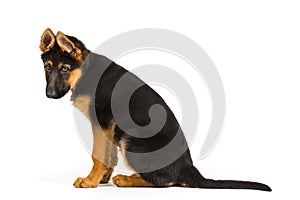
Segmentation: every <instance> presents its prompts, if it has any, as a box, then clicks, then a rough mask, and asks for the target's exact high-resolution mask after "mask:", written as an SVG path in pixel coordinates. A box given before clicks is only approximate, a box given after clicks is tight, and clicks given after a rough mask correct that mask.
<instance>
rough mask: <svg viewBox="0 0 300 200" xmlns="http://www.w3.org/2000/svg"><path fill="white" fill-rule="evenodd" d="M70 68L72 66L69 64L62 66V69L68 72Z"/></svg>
mask: <svg viewBox="0 0 300 200" xmlns="http://www.w3.org/2000/svg"><path fill="white" fill-rule="evenodd" d="M69 70H70V67H69V66H67V65H64V66H62V68H61V71H63V72H67V71H69Z"/></svg>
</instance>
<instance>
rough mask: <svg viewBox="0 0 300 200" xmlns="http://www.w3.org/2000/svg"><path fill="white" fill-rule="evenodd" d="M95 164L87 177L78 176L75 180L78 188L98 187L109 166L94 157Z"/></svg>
mask: <svg viewBox="0 0 300 200" xmlns="http://www.w3.org/2000/svg"><path fill="white" fill-rule="evenodd" d="M93 162H94V166H93V168H92V170H91V172H90V174H89V175H88V176H87V177H86V178H77V179H76V181H75V182H74V184H73V185H74V186H75V187H76V188H91V187H96V186H97V185H98V184H99V183H100V180H101V179H102V177H103V175H104V173H105V172H106V170H107V167H106V166H105V165H104V164H103V163H101V162H99V161H98V160H97V159H93Z"/></svg>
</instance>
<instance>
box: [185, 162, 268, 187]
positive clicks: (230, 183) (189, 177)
mask: <svg viewBox="0 0 300 200" xmlns="http://www.w3.org/2000/svg"><path fill="white" fill-rule="evenodd" d="M180 180H181V182H182V183H185V186H186V187H195V188H211V189H252V190H262V191H269V192H271V191H272V189H271V188H270V187H269V186H267V185H265V184H263V183H257V182H250V181H235V180H213V179H206V178H204V177H203V176H202V175H201V174H200V172H199V171H198V170H197V169H196V168H195V167H194V166H190V167H188V169H185V170H184V171H182V173H181V174H180Z"/></svg>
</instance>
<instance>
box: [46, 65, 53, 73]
mask: <svg viewBox="0 0 300 200" xmlns="http://www.w3.org/2000/svg"><path fill="white" fill-rule="evenodd" d="M51 69H52V68H51V66H50V64H46V65H45V71H47V72H50V71H51Z"/></svg>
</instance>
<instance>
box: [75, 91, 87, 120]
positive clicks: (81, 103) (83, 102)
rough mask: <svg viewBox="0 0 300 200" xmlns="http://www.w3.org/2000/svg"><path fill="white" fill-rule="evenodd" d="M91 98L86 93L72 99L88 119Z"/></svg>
mask: <svg viewBox="0 0 300 200" xmlns="http://www.w3.org/2000/svg"><path fill="white" fill-rule="evenodd" d="M90 103H91V98H90V97H89V96H86V95H80V96H78V97H76V98H75V99H74V100H73V105H74V106H75V107H76V108H78V109H79V110H80V111H81V112H82V113H83V114H84V115H85V116H86V117H87V118H88V119H89V120H90V119H91V117H90Z"/></svg>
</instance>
